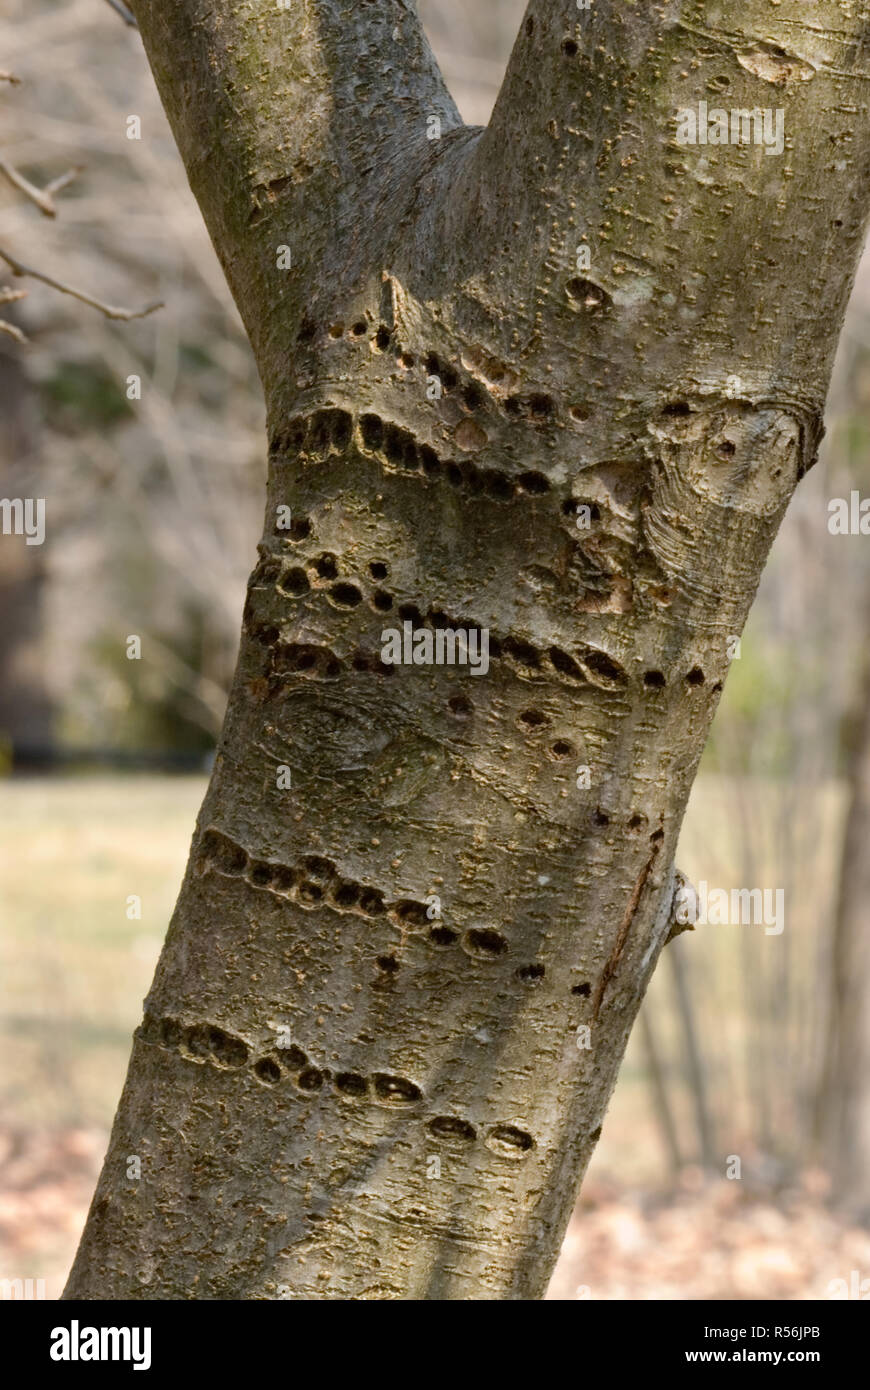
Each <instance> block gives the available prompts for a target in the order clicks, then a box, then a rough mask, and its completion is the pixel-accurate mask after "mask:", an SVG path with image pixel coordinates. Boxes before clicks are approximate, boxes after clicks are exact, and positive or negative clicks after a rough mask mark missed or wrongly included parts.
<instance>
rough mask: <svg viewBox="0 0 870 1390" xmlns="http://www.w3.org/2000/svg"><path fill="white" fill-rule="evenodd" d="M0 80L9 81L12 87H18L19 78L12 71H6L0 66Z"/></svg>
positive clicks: (19, 83)
mask: <svg viewBox="0 0 870 1390" xmlns="http://www.w3.org/2000/svg"><path fill="white" fill-rule="evenodd" d="M0 82H11V83H12V85H13V87H19V86H20V85H21V78H20V77H16V76H15V73H14V72H7V71H6V70H5V68H0Z"/></svg>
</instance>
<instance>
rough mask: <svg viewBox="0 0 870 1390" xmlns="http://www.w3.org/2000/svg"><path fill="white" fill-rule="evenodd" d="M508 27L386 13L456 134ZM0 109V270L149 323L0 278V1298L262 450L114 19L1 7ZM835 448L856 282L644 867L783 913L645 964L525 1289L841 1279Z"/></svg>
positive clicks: (152, 875)
mask: <svg viewBox="0 0 870 1390" xmlns="http://www.w3.org/2000/svg"><path fill="white" fill-rule="evenodd" d="M120 8H121V9H122V8H123V6H120ZM523 9H524V0H474V3H473V4H469V3H467V0H420V10H421V13H422V15H423V18H424V22H425V24H426V26H427V29H428V32H429V35H430V38H431V40H432V43H433V45H434V47H435V49H436V51H437V53H438V56H439V58H440V60H441V64H442V68H443V71H444V74H445V77H446V79H447V81H448V84H449V86H450V88H451V90H452V92H453V94H454V96H455V98H456V100H457V102H458V105H459V107H460V109H461V111H462V113H463V116H464V117H465V119H466V120H468V121H470V122H473V123H485V122H486V120H487V119H488V115H489V111H490V109H491V106H492V103H493V101H494V99H495V95H496V92H497V90H498V85H499V82H500V80H501V75H502V73H503V71H504V66H505V63H506V61H507V57H508V54H509V51H510V46H511V43H512V41H513V37H514V35H515V33H516V31H517V29H518V27H519V23H520V20H521V17H522V12H523ZM10 74H11V76H12V77H14V78H16V79H18V80H17V82H13V81H11V80H10V76H9V75H10ZM0 106H2V128H0V251H5V252H8V253H9V254H10V255H12V256H14V257H16V258H17V259H18V260H20V261H23V262H25V263H26V264H27V265H29V266H33V267H35V268H38V269H39V270H41V271H42V272H43V273H44V274H46V275H48V276H49V277H51V278H52V279H54V280H58V281H62V282H64V283H65V284H68V285H71V286H73V287H74V288H76V289H78V290H80V291H83V292H85V293H86V294H89V295H91V296H93V297H96V298H98V299H100V300H102V301H104V302H109V303H110V304H115V305H122V306H125V307H127V308H130V309H136V308H139V307H141V306H144V305H146V304H148V303H150V302H153V301H154V300H155V299H161V300H164V301H165V305H166V307H165V308H164V309H162V310H160V311H158V312H156V313H154V314H153V315H150V316H148V317H146V318H141V319H136V320H133V321H132V322H129V323H127V322H121V321H113V320H110V319H107V318H105V317H104V316H103V315H101V314H100V313H99V312H97V311H95V310H94V309H93V308H91V307H88V306H86V305H85V304H83V303H81V302H79V301H77V300H76V299H75V298H73V297H70V296H69V295H65V294H62V293H59V292H57V291H56V290H55V289H53V288H51V287H49V286H48V285H46V284H42V283H39V282H38V281H35V280H21V279H17V278H13V277H12V275H11V274H7V273H4V270H3V269H2V266H0V318H2V319H3V320H4V321H5V323H6V325H7V327H5V328H0V496H2V497H8V498H15V497H21V498H23V497H44V498H46V520H47V539H46V541H45V544H44V545H42V546H35V545H34V546H30V545H27V544H26V543H25V541H24V538H23V537H14V536H3V537H0V1057H2V1066H0V1279H3V1278H34V1279H38V1278H44V1279H45V1280H46V1292H47V1296H48V1297H57V1296H58V1294H59V1293H60V1290H61V1289H62V1287H63V1282H64V1279H65V1275H66V1271H67V1269H68V1266H69V1263H70V1260H71V1258H72V1255H73V1252H74V1249H75V1245H76V1243H77V1239H78V1234H79V1231H80V1228H81V1225H82V1223H83V1220H84V1216H85V1213H86V1210H87V1205H88V1203H89V1201H90V1196H91V1192H92V1188H93V1183H94V1180H95V1177H96V1174H97V1171H98V1168H99V1164H100V1160H101V1158H102V1154H103V1151H104V1148H105V1144H106V1140H107V1134H108V1128H109V1126H110V1124H111V1119H112V1115H113V1113H114V1108H115V1104H116V1102H117V1099H118V1095H119V1092H120V1087H121V1084H122V1081H123V1076H124V1071H125V1067H126V1062H127V1057H128V1053H129V1046H130V1036H131V1032H132V1029H133V1028H134V1027H135V1025H136V1023H137V1022H138V1020H139V1017H140V1011H141V1001H142V998H143V996H144V994H145V992H146V990H147V988H148V985H149V983H150V979H151V974H152V971H153V968H154V964H155V962H156V958H157V954H158V951H159V948H160V944H161V941H162V937H163V934H164V932H165V929H166V925H167V922H168V920H169V916H170V914H171V911H172V907H173V905H174V900H175V896H176V893H177V890H178V886H179V884H180V881H181V877H182V873H183V869H184V864H185V860H186V856H187V849H188V844H189V840H190V836H191V832H192V829H193V824H194V819H195V815H196V812H197V809H198V807H199V803H200V800H201V798H202V795H203V792H204V789H205V784H206V780H207V775H208V764H209V758H210V754H211V750H212V749H213V747H214V742H215V738H216V735H217V733H218V731H219V728H220V724H221V719H222V713H223V707H224V701H225V692H226V689H227V684H228V681H229V679H230V676H231V673H232V667H233V663H234V659H235V652H236V645H237V640H238V631H239V626H240V621H241V609H242V601H243V593H244V585H245V580H246V577H247V574H248V572H249V570H250V568H251V567H252V564H253V559H254V554H255V546H256V542H257V539H258V537H259V531H260V525H261V515H262V485H263V481H264V476H265V473H264V469H265V441H264V432H263V408H262V403H261V399H260V393H259V387H258V382H257V375H256V370H255V368H254V365H253V360H252V358H251V354H250V352H249V350H248V347H247V344H246V340H245V337H244V334H243V332H242V328H241V324H240V321H239V318H238V315H237V313H236V311H235V309H234V307H233V305H232V303H231V301H230V298H229V294H228V292H227V290H226V288H225V285H224V282H223V278H222V275H221V272H220V270H219V267H218V264H217V261H216V259H215V256H214V253H213V251H212V248H211V245H210V242H209V240H208V237H207V235H206V232H205V230H204V228H203V226H202V223H201V220H200V216H199V213H198V210H197V208H196V206H195V203H194V201H193V198H192V196H191V194H190V192H189V190H188V188H187V183H186V179H185V176H184V173H183V170H182V167H181V164H180V161H179V158H178V156H177V154H176V152H175V149H174V146H173V143H172V140H171V137H170V135H169V131H168V128H167V126H166V122H165V119H164V117H163V114H162V111H161V109H160V105H159V102H158V99H157V96H156V93H155V90H154V86H153V82H152V79H151V76H150V73H149V70H148V67H147V64H146V62H145V59H144V56H143V53H142V49H141V45H140V42H139V39H138V35H137V33H136V31H135V29H132V28H130V27H128V26H127V25H125V23H124V21H123V18H122V16H121V15H120V14H119V13H118V12H117V9H116V8H114V7H113V6H112V4H110V3H106V0H2V6H0ZM131 116H138V117H139V121H140V126H141V138H140V139H135V138H133V139H131V138H129V132H130V131H131V130H132V131H134V132H135V129H136V126H135V122H133V123H131V122H130V120H129V118H130V117H131ZM71 171H75V176H74V178H72V179H71V181H69V182H68V183H67V184H66V186H64V187H63V188H62V189H61V190H59V191H58V192H57V193H56V194H54V195H53V196H52V197H50V199H49V202H48V204H47V206H45V207H40V206H39V200H38V199H37V200H34V198H33V196H32V189H33V188H34V187H36V188H41V189H44V188H45V187H46V186H50V185H51V184H52V183H53V182H54V181H55V180H57V179H61V178H62V177H63V176H65V175H66V174H67V173H69V172H71ZM44 201H45V200H44V199H43V202H44ZM52 212H56V215H54V216H53V215H51V213H52ZM4 286H5V287H7V288H10V287H11V288H13V289H16V290H17V289H19V288H24V287H26V288H27V290H28V294H27V297H26V298H25V299H21V300H17V299H16V300H12V301H10V302H6V303H3V302H2V299H3V295H2V287H4ZM20 335H24V336H25V337H26V341H25V342H22V341H19V337H20ZM137 379H138V381H139V382H140V383H141V387H142V389H141V398H137V389H138V388H137V384H136V383H137ZM868 445H870V261H867V262H865V264H864V265H863V267H862V269H861V272H860V274H859V278H858V282H857V286H856V289H855V293H854V295H853V299H852V304H851V307H850V310H849V316H848V320H847V324H846V328H845V332H844V335H843V339H842V343H841V349H840V354H839V358H838V363H837V369H836V374H835V382H834V387H833V390H832V394H831V398H830V402H829V410H828V435H827V440H826V443H825V445H824V448H823V454H822V459H821V461H820V463H819V465H818V466H817V467H816V468H815V469H814V470H813V471H812V472H811V473H810V474H809V476H808V477H807V478H806V479H805V480H804V482H803V483H802V484H801V486H800V488H799V491H798V494H797V496H796V498H795V500H794V502H793V504H792V507H791V509H790V512H789V515H788V517H787V519H786V521H785V524H784V525H783V528H782V531H781V533H780V535H779V537H778V539H777V541H776V544H775V547H774V551H773V554H772V556H771V560H770V564H769V566H768V569H767V571H766V574H765V577H764V580H763V583H762V586H761V590H760V592H759V595H758V598H757V601H756V604H755V607H754V609H753V612H752V615H751V617H750V620H749V624H748V626H747V628H746V631H745V633H744V635H743V640H742V644H741V647H740V651H739V655H738V656H736V657H735V659H734V661H733V663H732V667H731V672H730V675H729V678H728V682H727V685H726V689H725V693H724V697H723V700H722V704H721V707H720V710H719V713H718V715H717V718H716V723H715V727H714V731H713V736H712V739H711V741H710V744H709V747H708V749H707V751H706V753H705V756H704V761H703V764H702V768H701V773H700V775H699V777H698V781H697V784H696V788H695V791H694V794H693V797H692V802H691V806H690V809H689V813H688V816H687V819H686V823H685V829H684V833H683V837H682V844H681V852H680V855H679V856H678V864H679V867H680V868H681V869H682V870H683V871H684V872H685V873H686V874H687V875H688V876H689V877H690V878H691V879H692V880H693V881H694V882H695V883H699V882H700V881H701V880H704V881H706V882H707V883H708V884H709V885H710V886H711V887H712V886H719V887H724V888H726V889H730V888H732V887H735V886H740V887H756V886H757V887H762V888H765V887H766V888H769V889H774V890H775V889H777V888H782V889H783V890H784V894H785V929H784V931H783V932H782V933H781V934H779V935H774V934H766V933H765V931H764V929H763V927H762V926H760V925H759V926H715V925H709V926H706V927H703V926H702V927H699V928H698V929H697V931H696V932H694V933H686V934H684V935H683V936H681V937H680V938H679V939H678V940H676V941H675V942H673V943H672V944H671V945H670V946H669V947H668V949H667V950H666V952H665V953H664V955H663V957H662V961H661V964H660V966H659V969H658V972H657V974H656V976H655V979H654V981H653V984H652V987H651V989H650V992H649V995H648V997H647V1000H646V1002H645V1003H644V1006H643V1009H642V1012H641V1016H640V1019H639V1021H638V1024H637V1026H636V1027H635V1030H634V1033H633V1035H632V1039H631V1042H630V1045H629V1050H628V1055H627V1058H626V1061H625V1064H624V1066H623V1069H622V1072H621V1074H620V1078H619V1082H618V1085H617V1089H616V1093H615V1096H614V1099H613V1102H612V1104H611V1107H610V1111H609V1114H608V1118H607V1121H606V1123H605V1126H604V1132H603V1137H602V1139H601V1142H600V1144H599V1146H598V1149H597V1151H596V1154H595V1157H594V1159H593V1163H592V1166H591V1169H590V1172H589V1175H588V1177H587V1180H586V1183H585V1186H584V1190H583V1195H582V1197H581V1200H580V1204H579V1207H578V1210H577V1213H576V1214H575V1218H574V1220H573V1221H572V1224H571V1227H570V1229H569V1232H568V1236H567V1238H566V1242H565V1247H564V1250H563V1253H562V1258H561V1260H560V1263H559V1266H558V1268H557V1271H556V1274H555V1276H554V1279H553V1283H552V1286H551V1291H550V1297H553V1298H562V1299H566V1298H570V1299H575V1298H587V1297H588V1298H593V1299H594V1298H603V1299H614V1298H616V1299H619V1298H674V1299H691V1298H701V1297H706V1298H722V1299H734V1298H783V1297H784V1298H795V1299H818V1298H827V1297H832V1296H844V1294H843V1289H845V1290H846V1291H847V1294H848V1296H851V1297H857V1296H859V1291H860V1287H861V1282H862V1281H864V1280H868V1282H867V1283H866V1286H865V1290H864V1293H863V1296H864V1297H868V1296H870V1235H868V1226H870V1161H868V1160H870V1121H868V1117H870V1066H868V1060H870V1059H868V1039H867V1033H868V1031H870V1029H868V1023H867V1018H868V1017H870V931H868V927H870V905H868V904H867V902H866V898H865V890H870V880H868V870H867V869H866V868H865V867H864V862H863V861H864V859H865V858H866V856H867V850H868V848H870V843H868V841H870V664H868V653H867V643H866V639H865V634H866V632H867V629H868V621H867V620H868V617H870V539H868V538H867V537H862V536H861V535H855V536H851V535H832V534H830V532H829V530H828V502H829V500H830V499H831V498H833V497H844V498H849V496H850V493H851V491H852V490H853V489H854V490H857V491H859V492H861V495H862V496H863V495H864V492H866V493H867V495H870V452H868ZM862 490H863V491H862ZM130 636H139V637H141V638H142V639H143V643H144V644H145V646H146V649H147V654H148V659H147V660H141V661H131V660H128V659H127V641H128V638H129V637H130ZM130 895H136V896H137V897H138V898H140V899H141V916H138V917H137V916H135V915H132V916H131V915H128V913H129V911H130V909H129V907H128V900H129V898H130ZM134 912H135V909H134ZM862 1028H863V1032H862ZM838 1280H839V1281H843V1284H842V1286H841V1285H834V1283H833V1281H838ZM835 1290H836V1292H835Z"/></svg>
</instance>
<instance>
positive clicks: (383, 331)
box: [375, 324, 390, 352]
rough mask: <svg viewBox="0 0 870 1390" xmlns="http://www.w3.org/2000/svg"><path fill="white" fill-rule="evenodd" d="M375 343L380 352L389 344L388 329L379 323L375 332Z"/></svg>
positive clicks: (384, 350)
mask: <svg viewBox="0 0 870 1390" xmlns="http://www.w3.org/2000/svg"><path fill="white" fill-rule="evenodd" d="M375 345H376V347H378V348H379V349H380V351H381V352H386V350H387V348H388V347H389V346H390V330H389V328H387V327H386V326H385V325H384V324H381V326H380V328H379V329H378V331H377V333H376V334H375Z"/></svg>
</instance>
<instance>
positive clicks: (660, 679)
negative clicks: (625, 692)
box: [643, 671, 665, 690]
mask: <svg viewBox="0 0 870 1390" xmlns="http://www.w3.org/2000/svg"><path fill="white" fill-rule="evenodd" d="M643 683H644V685H646V686H648V687H649V688H650V690H663V689H664V686H665V678H664V675H663V674H662V672H661V671H644V673H643Z"/></svg>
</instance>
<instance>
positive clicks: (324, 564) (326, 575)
mask: <svg viewBox="0 0 870 1390" xmlns="http://www.w3.org/2000/svg"><path fill="white" fill-rule="evenodd" d="M314 568H315V569H316V571H317V573H318V574H319V575H320V578H321V579H335V578H336V576H337V575H338V561H337V560H336V558H335V556H334V555H330V553H329V552H328V551H326V552H325V553H324V554H323V555H318V557H317V559H316V560H315V561H314Z"/></svg>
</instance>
